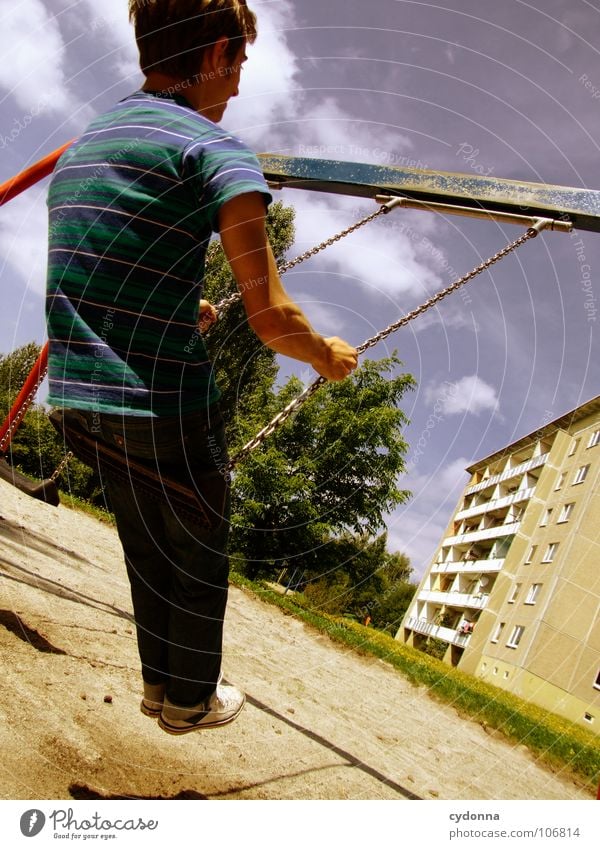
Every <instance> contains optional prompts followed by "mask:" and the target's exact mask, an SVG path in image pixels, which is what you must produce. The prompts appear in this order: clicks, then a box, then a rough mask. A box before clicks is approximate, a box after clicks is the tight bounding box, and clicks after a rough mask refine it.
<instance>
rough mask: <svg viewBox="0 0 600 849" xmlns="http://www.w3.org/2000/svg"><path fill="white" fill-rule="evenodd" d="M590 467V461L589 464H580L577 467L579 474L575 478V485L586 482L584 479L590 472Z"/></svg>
mask: <svg viewBox="0 0 600 849" xmlns="http://www.w3.org/2000/svg"><path fill="white" fill-rule="evenodd" d="M589 468H590V464H589V463H588V464H587V466H580V467H579V468H578V469H577V474H576V475H575V477H574V478H573V486H575V484H576V483H583V482H584V480H585V479H586V477H587V473H588V470H589Z"/></svg>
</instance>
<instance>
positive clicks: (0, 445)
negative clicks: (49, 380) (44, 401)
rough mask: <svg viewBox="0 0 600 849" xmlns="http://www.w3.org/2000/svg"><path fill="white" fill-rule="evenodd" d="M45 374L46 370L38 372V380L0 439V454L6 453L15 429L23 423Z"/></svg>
mask: <svg viewBox="0 0 600 849" xmlns="http://www.w3.org/2000/svg"><path fill="white" fill-rule="evenodd" d="M47 372H48V369H44V370H43V372H40V375H39V380H38V381H37V382H36V384H35V386H34V387H33V389H32V390H31V392H30V393H29V394H28V395H27V397H26V398H25V400H24V401H23V404H22V405H21V407H20V408H19V410H18V412H17V414H16V415H15V417H14V419H13V420H12V421H11V423H10V424H9V426H8V430H7V431H6V433H5V434H4V436H3V437H2V439H0V454H4V452H5V451H6V448H7V447H8V446H9V445H10V443H11V442H12V438H13V435H14V433H15V431H16V430H17V428H18V427H19V425H20V424H21V422H22V421H23V418H24V416H25V413H26V412H27V410H28V409H29V407H30V406H31V404H32V403H33V399H34V398H35V396H36V394H37V391H38V389H39V388H40V386H41V385H42V382H43V380H44V378H45V377H46V374H47Z"/></svg>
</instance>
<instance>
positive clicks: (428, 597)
mask: <svg viewBox="0 0 600 849" xmlns="http://www.w3.org/2000/svg"><path fill="white" fill-rule="evenodd" d="M418 598H419V601H433V602H435V603H437V604H449V605H451V606H452V607H461V608H463V607H468V608H471V609H472V610H482V609H483V608H484V607H485V606H486V604H487V603H488V598H489V593H460V592H455V591H453V590H449V591H448V592H443V591H442V590H421V592H420V593H419V595H418Z"/></svg>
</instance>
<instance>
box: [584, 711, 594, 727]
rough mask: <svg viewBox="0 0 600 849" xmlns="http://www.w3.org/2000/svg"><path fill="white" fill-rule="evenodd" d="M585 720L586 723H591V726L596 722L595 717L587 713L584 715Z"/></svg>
mask: <svg viewBox="0 0 600 849" xmlns="http://www.w3.org/2000/svg"><path fill="white" fill-rule="evenodd" d="M583 718H584V719H585V721H586V722H589V723H590V724H591V723H592V722H593V721H594V717H593V716H592V714H591V713H588V712H587V711H586V712H585V713H584V714H583Z"/></svg>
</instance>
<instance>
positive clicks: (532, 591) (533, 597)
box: [525, 584, 542, 604]
mask: <svg viewBox="0 0 600 849" xmlns="http://www.w3.org/2000/svg"><path fill="white" fill-rule="evenodd" d="M541 588H542V585H541V584H532V585H531V586H530V587H529V592H528V593H527V598H526V599H525V604H535V603H536V601H537V597H538V595H539V594H540V590H541Z"/></svg>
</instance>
